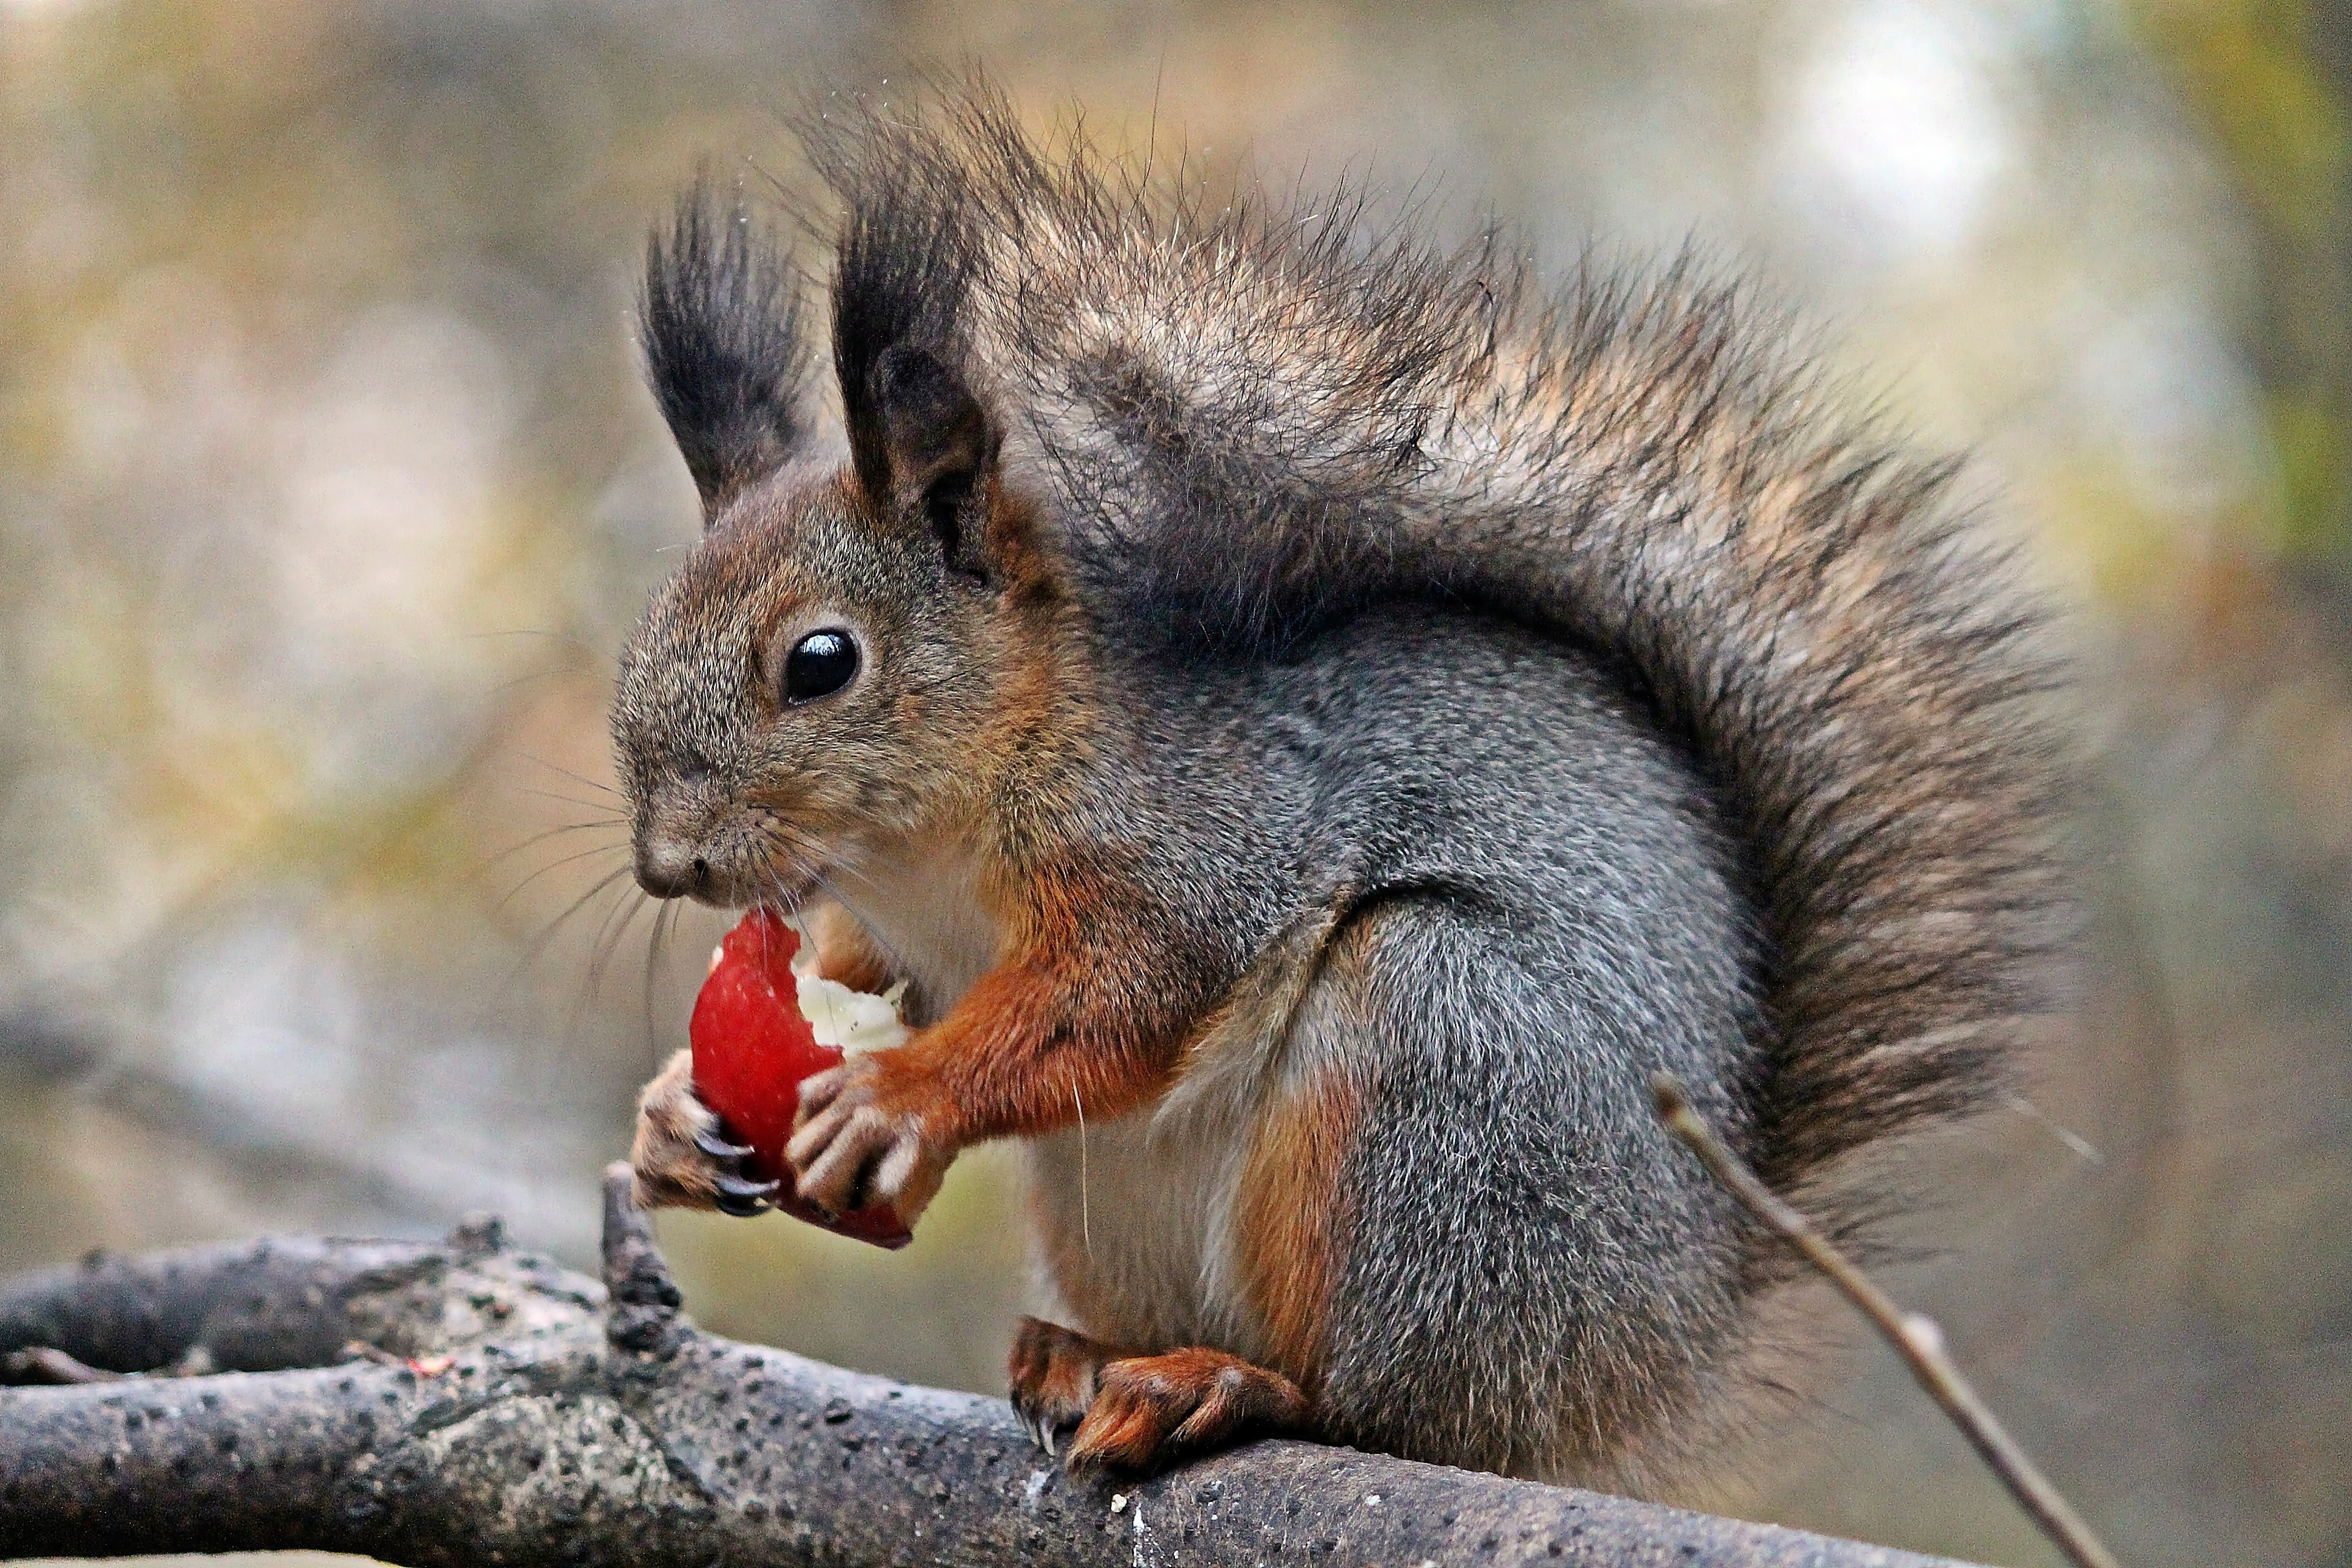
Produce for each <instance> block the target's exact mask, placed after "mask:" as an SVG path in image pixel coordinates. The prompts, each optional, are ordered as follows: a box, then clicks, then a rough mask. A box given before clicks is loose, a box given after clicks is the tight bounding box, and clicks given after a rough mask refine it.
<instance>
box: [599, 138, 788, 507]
mask: <svg viewBox="0 0 2352 1568" xmlns="http://www.w3.org/2000/svg"><path fill="white" fill-rule="evenodd" d="M637 319H638V338H639V342H640V343H641V344H642V345H643V348H644V351H645V356H646V381H647V383H648V384H650V385H651V386H652V388H653V395H654V401H655V402H656V404H658V405H660V407H661V412H662V417H663V418H664V419H666V420H667V421H668V422H669V429H670V434H671V436H672V437H675V438H676V439H677V449H678V451H679V453H680V454H681V455H683V456H684V457H685V458H686V466H687V468H688V471H689V472H691V473H692V474H693V475H694V484H695V488H696V489H698V490H700V491H701V492H702V516H703V521H704V522H705V523H706V524H708V523H709V521H712V520H713V519H715V518H717V517H718V515H719V512H720V511H721V510H723V509H724V508H725V507H726V505H727V503H728V502H729V501H730V500H733V499H734V498H735V497H736V496H737V495H739V494H740V493H741V492H742V491H743V489H745V488H747V487H748V486H751V485H753V484H756V483H758V482H759V481H760V480H761V479H766V478H767V477H768V476H769V475H771V474H772V473H774V472H775V471H776V470H777V469H778V468H782V466H783V465H784V463H785V462H786V461H788V460H789V459H790V458H792V456H793V452H794V451H796V450H797V449H798V448H799V447H800V445H801V443H802V442H803V440H805V439H806V437H807V436H808V426H807V422H806V420H805V419H804V418H803V415H802V412H801V402H800V393H801V384H802V380H803V375H804V374H805V372H806V371H807V369H808V345H807V343H806V342H805V340H804V339H803V335H802V332H801V296H800V290H799V289H798V287H797V286H796V282H795V279H794V277H793V268H792V265H791V262H790V260H789V258H787V257H786V256H785V255H784V253H783V252H782V249H781V248H780V247H778V246H777V245H776V244H775V243H774V241H773V238H772V237H771V236H770V235H768V234H767V233H765V232H764V231H762V232H755V231H754V229H753V226H752V223H751V214H750V213H749V212H748V211H747V210H746V209H745V207H744V206H743V205H742V203H741V202H740V200H739V201H737V202H735V203H733V204H731V205H727V206H723V207H722V206H720V205H719V204H718V203H717V202H715V201H714V200H713V199H712V197H711V195H710V192H709V187H708V185H707V184H706V183H704V182H700V181H698V182H697V183H696V184H695V186H694V188H693V189H692V190H691V191H689V192H688V194H687V195H685V196H684V197H683V198H682V199H681V200H680V201H679V202H678V205H677V214H676V215H675V216H674V217H673V218H672V219H671V221H670V223H669V225H668V226H667V228H666V229H656V231H655V232H654V236H653V238H652V239H651V240H650V241H649V242H648V243H647V245H646V275H645V281H644V284H643V286H642V288H641V290H640V292H639V295H638V303H637Z"/></svg>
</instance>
